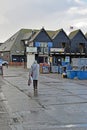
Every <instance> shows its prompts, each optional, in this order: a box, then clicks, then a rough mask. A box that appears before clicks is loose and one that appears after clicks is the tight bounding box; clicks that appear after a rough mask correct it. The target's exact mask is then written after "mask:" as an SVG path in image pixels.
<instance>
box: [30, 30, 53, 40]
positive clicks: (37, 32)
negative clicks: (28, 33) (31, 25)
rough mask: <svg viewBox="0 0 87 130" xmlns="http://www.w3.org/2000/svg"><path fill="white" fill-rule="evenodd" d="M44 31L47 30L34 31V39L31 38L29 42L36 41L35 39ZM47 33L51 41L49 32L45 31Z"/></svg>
mask: <svg viewBox="0 0 87 130" xmlns="http://www.w3.org/2000/svg"><path fill="white" fill-rule="evenodd" d="M42 31H45V29H44V28H42V29H40V30H37V31H33V35H32V37H31V39H30V40H29V41H30V42H31V41H34V40H35V38H36V37H37V36H38V35H39V34H40V33H41V32H42ZM45 33H46V34H47V35H48V37H49V38H50V39H51V37H50V36H49V34H48V32H47V31H45Z"/></svg>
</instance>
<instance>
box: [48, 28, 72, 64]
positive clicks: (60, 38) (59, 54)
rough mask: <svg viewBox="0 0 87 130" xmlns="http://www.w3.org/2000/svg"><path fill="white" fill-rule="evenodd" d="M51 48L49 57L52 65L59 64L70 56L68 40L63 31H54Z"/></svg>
mask: <svg viewBox="0 0 87 130" xmlns="http://www.w3.org/2000/svg"><path fill="white" fill-rule="evenodd" d="M52 40H53V48H51V51H50V55H51V56H52V58H53V65H58V64H61V62H62V61H65V59H66V57H69V54H70V39H69V37H68V36H67V34H66V33H65V31H64V30H63V29H59V30H57V31H55V34H54V35H53V37H52Z"/></svg>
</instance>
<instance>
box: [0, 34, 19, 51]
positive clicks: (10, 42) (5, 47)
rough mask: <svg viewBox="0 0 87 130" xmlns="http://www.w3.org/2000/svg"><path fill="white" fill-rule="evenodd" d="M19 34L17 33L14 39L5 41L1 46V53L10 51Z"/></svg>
mask: <svg viewBox="0 0 87 130" xmlns="http://www.w3.org/2000/svg"><path fill="white" fill-rule="evenodd" d="M18 34H19V32H17V33H15V34H14V35H13V36H12V37H10V38H9V39H8V40H7V41H5V42H4V43H3V44H2V45H1V46H0V51H9V50H10V49H11V47H12V46H13V43H14V42H15V40H16V38H17V36H18Z"/></svg>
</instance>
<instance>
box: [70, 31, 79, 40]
mask: <svg viewBox="0 0 87 130" xmlns="http://www.w3.org/2000/svg"><path fill="white" fill-rule="evenodd" d="M79 31H81V30H80V29H78V30H75V31H73V32H71V33H70V34H69V38H70V39H73V38H74V37H75V36H76V34H77V33H78V32H79Z"/></svg>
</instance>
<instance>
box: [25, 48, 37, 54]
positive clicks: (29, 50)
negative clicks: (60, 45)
mask: <svg viewBox="0 0 87 130" xmlns="http://www.w3.org/2000/svg"><path fill="white" fill-rule="evenodd" d="M26 52H29V53H37V47H26Z"/></svg>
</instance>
